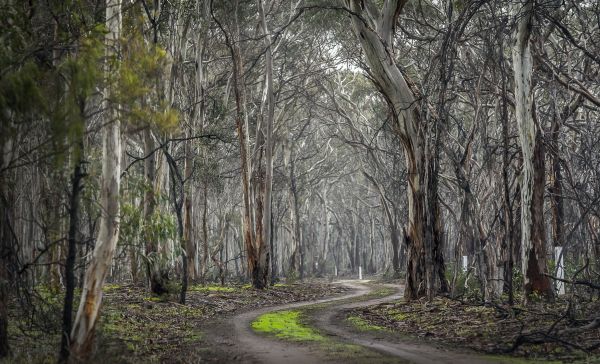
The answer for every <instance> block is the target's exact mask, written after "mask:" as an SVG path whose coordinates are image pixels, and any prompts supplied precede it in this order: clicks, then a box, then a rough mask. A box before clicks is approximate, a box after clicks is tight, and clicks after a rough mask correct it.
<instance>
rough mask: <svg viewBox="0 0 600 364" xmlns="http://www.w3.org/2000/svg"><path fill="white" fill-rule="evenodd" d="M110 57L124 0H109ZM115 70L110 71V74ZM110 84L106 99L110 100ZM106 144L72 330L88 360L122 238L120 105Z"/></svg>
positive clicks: (112, 112)
mask: <svg viewBox="0 0 600 364" xmlns="http://www.w3.org/2000/svg"><path fill="white" fill-rule="evenodd" d="M106 25H107V29H108V33H107V34H106V42H107V51H106V54H107V58H110V56H112V55H113V54H115V53H114V52H115V48H116V47H117V42H118V39H119V36H120V29H121V1H120V0H107V1H106ZM110 71H114V70H107V73H108V72H110ZM111 94H112V91H111V89H110V86H109V87H107V89H106V98H107V99H110V96H111ZM106 119H107V120H106V126H105V127H104V136H103V143H102V182H101V190H100V210H101V216H100V229H99V232H98V238H97V240H96V247H95V249H94V253H93V255H92V258H91V261H90V263H89V266H88V268H87V270H86V274H85V280H84V284H83V291H82V294H81V302H80V305H79V309H78V310H77V316H76V318H75V323H74V325H73V330H72V332H71V352H72V354H73V356H74V358H75V359H79V360H81V359H85V358H87V357H88V356H89V354H90V353H91V350H92V344H93V338H94V328H95V325H96V322H97V321H98V314H99V311H100V305H101V303H102V286H103V285H104V281H105V279H106V276H107V273H108V271H109V268H110V266H111V262H112V258H113V255H114V252H115V248H116V246H117V240H118V238H119V185H120V174H121V160H120V158H121V132H120V122H119V120H118V113H117V109H116V107H113V106H111V105H107V113H106Z"/></svg>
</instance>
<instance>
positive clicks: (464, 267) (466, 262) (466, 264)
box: [462, 255, 469, 272]
mask: <svg viewBox="0 0 600 364" xmlns="http://www.w3.org/2000/svg"><path fill="white" fill-rule="evenodd" d="M468 269H469V257H468V256H466V255H463V256H462V270H463V272H466V271H467V270H468Z"/></svg>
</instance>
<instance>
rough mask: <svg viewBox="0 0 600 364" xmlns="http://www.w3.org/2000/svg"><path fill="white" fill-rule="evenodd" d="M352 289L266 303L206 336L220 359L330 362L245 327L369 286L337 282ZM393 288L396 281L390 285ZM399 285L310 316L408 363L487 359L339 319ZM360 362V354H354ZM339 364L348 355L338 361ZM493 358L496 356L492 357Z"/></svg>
mask: <svg viewBox="0 0 600 364" xmlns="http://www.w3.org/2000/svg"><path fill="white" fill-rule="evenodd" d="M338 283H341V284H343V285H345V286H348V287H350V288H352V289H353V290H354V291H353V292H352V293H350V294H346V295H342V296H337V297H332V298H327V299H321V300H316V301H308V302H298V303H292V304H286V305H280V306H273V307H265V308H263V309H258V310H252V311H249V312H245V313H241V314H238V315H236V316H233V317H231V318H230V319H228V320H227V321H225V322H223V323H221V324H218V325H216V326H214V327H212V328H211V329H210V330H209V332H210V334H211V336H212V337H211V341H213V344H215V345H217V346H218V349H219V350H220V351H222V352H223V353H227V357H222V358H221V359H220V360H219V361H226V362H231V361H236V362H243V363H268V364H271V363H273V364H275V363H278V364H279V363H285V364H292V363H294V364H295V363H299V364H300V363H302V364H304V363H319V362H323V361H327V362H335V360H324V359H323V358H324V355H323V353H322V351H321V350H320V349H319V347H318V345H305V344H302V343H292V342H289V341H284V340H278V339H275V338H270V337H267V336H265V335H259V334H257V333H255V332H254V331H253V330H252V328H251V327H250V325H251V322H252V321H254V320H255V319H256V318H257V317H258V316H260V315H262V314H265V313H268V312H273V311H281V310H290V309H297V308H301V307H306V306H312V305H317V304H321V303H329V302H335V301H342V300H349V299H353V298H357V297H360V296H364V295H367V294H369V293H370V292H372V291H373V288H372V287H369V286H366V285H364V284H360V283H358V281H343V282H338ZM394 287H396V288H398V286H394ZM401 294H402V290H401V288H399V289H398V291H397V292H396V293H395V294H393V295H391V296H386V297H383V298H376V299H370V300H363V301H360V302H354V301H353V302H350V303H343V302H342V303H340V304H333V305H329V306H328V307H326V308H323V309H317V310H314V311H313V312H312V313H311V314H309V317H310V318H311V320H312V321H313V322H314V325H315V326H316V327H317V328H318V329H320V330H321V331H323V332H324V333H325V334H327V335H329V336H331V337H333V338H334V339H337V341H340V342H345V343H352V344H356V345H360V346H363V347H366V348H369V349H373V350H375V351H377V352H380V353H382V354H385V355H386V356H389V357H395V358H397V359H398V361H399V362H411V363H418V364H421V363H476V364H478V363H490V362H491V361H486V360H484V359H483V358H481V357H479V356H476V355H473V354H467V353H460V352H455V351H449V350H444V349H440V348H437V347H434V346H432V345H430V344H424V343H416V342H409V341H405V340H402V341H398V340H399V339H396V340H393V341H392V340H390V339H389V338H388V337H386V335H381V334H377V333H368V332H356V331H354V330H349V328H348V327H347V326H346V325H344V324H343V323H340V322H339V321H340V316H341V315H342V312H343V311H344V310H347V309H351V308H358V307H364V306H369V305H374V304H379V303H384V302H388V301H393V300H397V299H398V298H400V297H401ZM356 361H357V362H360V358H357V360H356ZM343 362H344V363H347V362H348V359H347V358H346V359H344V360H343ZM493 362H494V363H498V361H497V360H495V361H493Z"/></svg>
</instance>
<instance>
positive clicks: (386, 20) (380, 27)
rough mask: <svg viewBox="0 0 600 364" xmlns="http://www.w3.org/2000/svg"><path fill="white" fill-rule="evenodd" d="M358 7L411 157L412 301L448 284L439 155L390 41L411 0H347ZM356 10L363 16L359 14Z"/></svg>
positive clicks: (377, 76) (357, 28)
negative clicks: (431, 149) (379, 0)
mask: <svg viewBox="0 0 600 364" xmlns="http://www.w3.org/2000/svg"><path fill="white" fill-rule="evenodd" d="M346 3H347V5H348V7H349V9H350V10H351V11H352V12H353V14H352V16H351V19H352V25H353V29H354V32H355V33H356V35H357V37H358V40H359V42H360V44H361V47H362V49H363V52H364V55H365V58H366V60H367V63H368V65H369V67H370V69H369V73H370V75H371V77H372V78H373V80H374V82H375V85H376V87H377V88H378V89H379V91H380V92H381V93H382V95H383V96H384V97H385V99H386V100H387V102H388V105H389V107H390V109H391V111H392V115H393V117H394V121H395V123H394V128H395V131H396V133H397V134H398V136H399V137H400V140H401V143H402V146H403V147H404V154H405V158H406V169H407V176H408V189H407V197H408V224H407V226H406V228H405V230H404V231H405V234H404V241H405V243H406V244H407V255H408V256H407V274H406V288H405V291H404V292H405V298H406V299H409V300H412V299H416V298H418V297H422V296H424V295H425V294H427V293H429V295H431V293H432V292H434V291H437V290H444V289H446V288H447V285H446V284H445V279H444V278H443V271H444V263H443V255H442V250H441V234H440V233H439V230H438V229H439V208H438V207H437V204H438V202H437V199H438V196H437V189H436V188H434V187H435V178H436V177H437V176H434V175H433V174H432V172H433V173H435V168H433V169H432V167H434V166H435V162H436V161H435V160H434V156H433V155H430V153H427V150H426V138H427V136H426V135H424V133H423V130H424V126H423V125H422V124H423V123H424V122H425V120H424V118H422V117H421V114H420V112H419V107H418V97H417V95H415V92H416V90H415V89H414V87H411V86H410V84H409V82H410V81H407V79H406V77H405V76H404V75H403V74H402V72H401V69H400V67H399V66H398V64H397V63H396V61H395V59H394V55H393V50H392V49H391V46H392V44H393V34H394V29H395V23H396V21H397V18H398V16H399V15H400V13H401V11H402V8H403V6H404V4H405V3H406V0H386V1H385V2H384V4H383V7H382V8H381V11H380V10H379V9H378V7H377V6H376V5H375V4H374V3H373V2H371V1H360V0H347V1H346ZM357 15H360V17H359V16H357Z"/></svg>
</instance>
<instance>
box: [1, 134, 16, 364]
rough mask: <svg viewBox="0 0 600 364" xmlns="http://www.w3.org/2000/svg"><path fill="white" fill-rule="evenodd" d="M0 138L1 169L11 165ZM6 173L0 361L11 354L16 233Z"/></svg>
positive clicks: (7, 146) (7, 143)
mask: <svg viewBox="0 0 600 364" xmlns="http://www.w3.org/2000/svg"><path fill="white" fill-rule="evenodd" d="M7 139H8V138H4V137H0V142H1V143H2V144H0V151H2V157H1V159H0V167H5V166H6V165H8V163H9V160H10V159H9V158H10V154H9V152H8V151H9V150H10V149H11V148H10V144H12V143H10V140H7ZM6 173H7V172H3V173H0V359H2V358H5V357H7V356H8V355H9V354H10V346H9V343H8V292H9V285H10V282H11V280H10V271H9V266H10V259H11V258H12V247H13V246H14V244H15V241H14V232H13V229H12V226H11V212H10V211H11V210H12V209H11V207H12V206H11V202H12V201H13V199H12V197H11V194H12V193H11V188H10V186H9V185H8V183H7V181H8V178H6Z"/></svg>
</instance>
